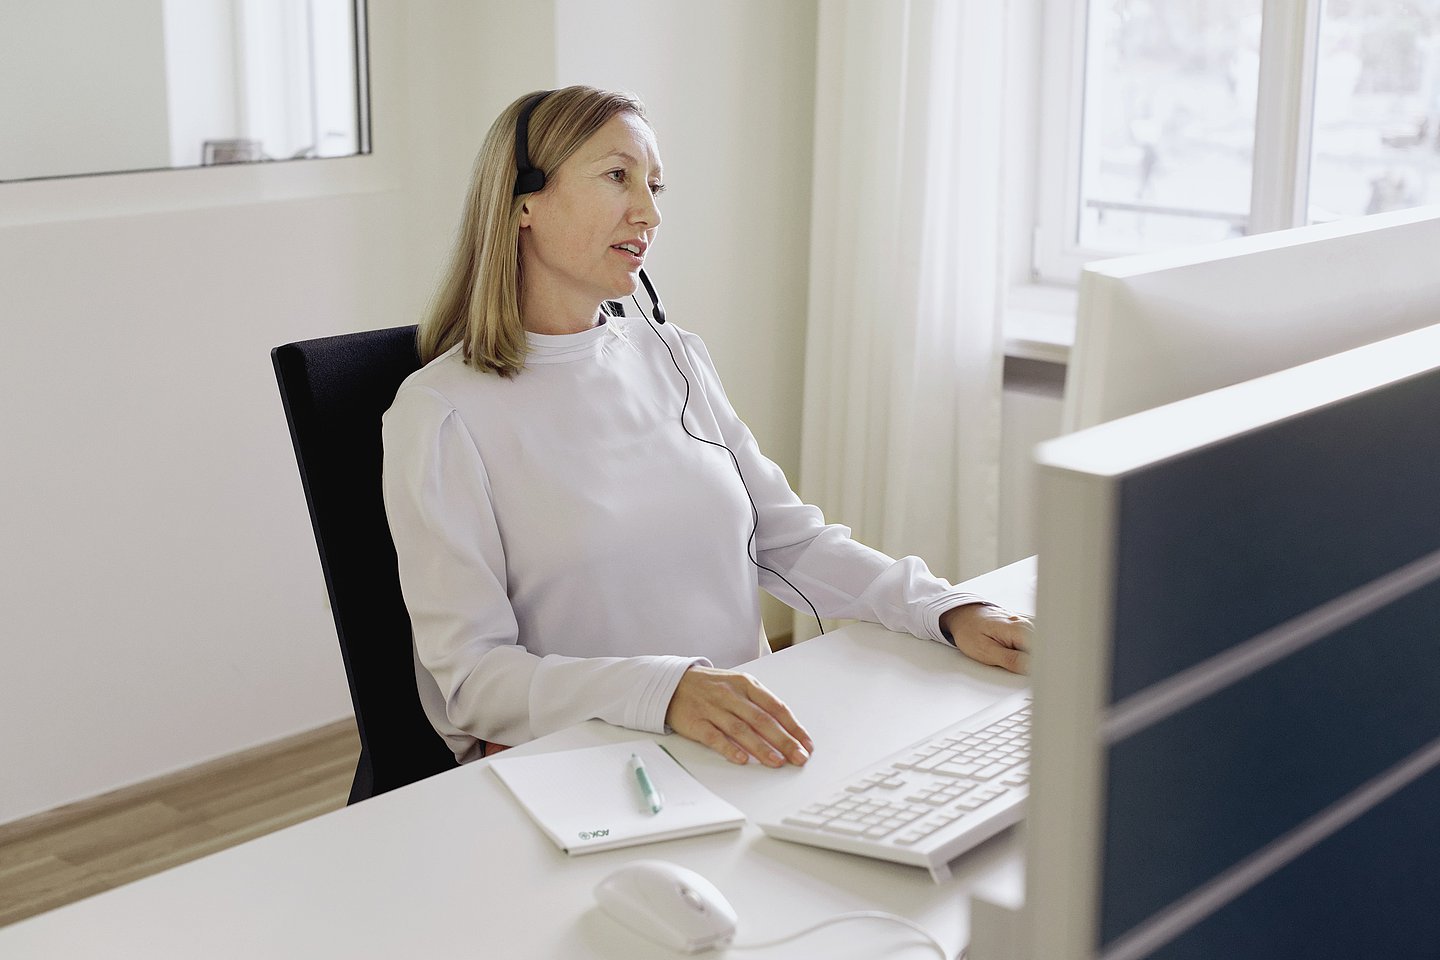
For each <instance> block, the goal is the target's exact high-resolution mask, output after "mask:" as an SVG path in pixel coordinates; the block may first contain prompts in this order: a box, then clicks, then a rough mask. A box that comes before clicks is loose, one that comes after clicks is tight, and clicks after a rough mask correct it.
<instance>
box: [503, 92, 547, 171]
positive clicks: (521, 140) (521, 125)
mask: <svg viewBox="0 0 1440 960" xmlns="http://www.w3.org/2000/svg"><path fill="white" fill-rule="evenodd" d="M554 92H555V91H554V90H545V91H542V92H540V93H537V94H533V95H532V96H531V97H530V98H529V99H528V100H526V101H525V102H524V103H523V104H521V105H520V116H518V117H516V118H515V192H514V194H512V196H516V197H518V196H520V195H521V194H522V193H535V192H537V191H539V190H541V189H543V188H544V187H545V171H544V170H540V169H537V168H536V167H532V166H530V150H529V144H530V114H532V113H534V112H535V108H536V107H538V106H539V105H540V101H541V100H544V99H545V98H546V97H548V96H550V94H552V93H554Z"/></svg>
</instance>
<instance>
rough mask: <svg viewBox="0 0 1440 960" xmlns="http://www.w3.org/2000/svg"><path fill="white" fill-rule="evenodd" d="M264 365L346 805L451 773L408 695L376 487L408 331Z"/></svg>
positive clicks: (326, 341) (394, 584)
mask: <svg viewBox="0 0 1440 960" xmlns="http://www.w3.org/2000/svg"><path fill="white" fill-rule="evenodd" d="M270 359H271V360H272V361H273V362H274V364H275V377H276V379H277V380H278V381H279V383H280V399H281V401H282V402H283V403H284V405H285V418H286V419H287V420H288V421H289V422H290V439H291V440H292V441H294V444H295V459H296V460H297V461H299V464H300V480H301V483H302V484H303V485H304V487H305V499H306V501H307V502H308V503H309V505H310V523H311V525H312V526H313V527H314V528H315V541H316V544H317V545H318V546H319V548H320V565H321V567H322V568H324V571H325V585H326V587H327V588H328V589H329V591H330V607H331V610H332V611H333V612H334V614H335V631H336V633H338V634H339V637H340V652H341V654H342V655H343V656H344V658H345V674H346V676H347V677H348V678H349V680H350V699H351V701H352V702H353V703H354V704H355V724H356V726H357V727H358V728H359V732H360V762H359V763H358V764H357V765H356V767H355V781H354V783H353V784H352V785H351V787H350V802H351V803H355V802H356V801H359V800H364V799H366V798H367V797H372V796H374V795H376V794H378V793H384V792H385V791H387V790H393V789H395V788H396V787H403V786H404V785H405V784H407V783H413V782H415V781H416V780H421V779H424V778H425V777H428V776H432V775H434V774H437V773H440V772H442V771H444V770H449V769H452V768H454V766H455V757H454V755H453V754H452V753H451V752H450V749H449V747H447V746H446V744H445V741H444V740H442V739H441V738H440V736H439V735H438V734H436V732H435V729H434V728H433V727H431V726H430V722H429V720H427V719H426V718H425V712H424V710H423V709H422V708H421V706H420V695H419V693H418V692H417V691H416V688H415V665H414V660H413V658H412V655H411V649H410V616H409V614H408V613H407V612H406V610H405V602H404V600H403V599H402V598H401V595H400V576H399V573H398V572H397V569H396V564H395V543H394V541H393V540H391V538H390V527H389V525H388V523H387V522H386V519H385V505H384V501H383V499H382V497H381V492H380V465H381V444H380V416H381V414H383V413H384V412H385V410H386V409H387V408H388V407H389V406H390V404H391V402H392V401H394V399H395V391H396V390H398V389H399V387H400V383H401V381H403V380H404V379H405V378H406V377H407V376H409V375H410V374H411V373H412V372H414V371H415V370H417V369H418V368H419V367H420V359H419V357H418V355H417V353H416V349H415V328H414V327H395V328H393V329H390V330H370V331H366V332H364V333H353V334H345V335H343V336H338V337H324V338H322V339H319V340H305V341H302V342H299V343H287V344H285V345H284V346H281V347H276V348H275V349H274V350H272V351H270Z"/></svg>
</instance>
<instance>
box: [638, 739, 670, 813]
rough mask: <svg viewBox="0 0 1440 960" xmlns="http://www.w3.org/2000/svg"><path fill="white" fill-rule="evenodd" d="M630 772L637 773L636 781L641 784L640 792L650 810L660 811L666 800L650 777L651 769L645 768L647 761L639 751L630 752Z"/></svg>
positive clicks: (652, 811)
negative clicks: (642, 758)
mask: <svg viewBox="0 0 1440 960" xmlns="http://www.w3.org/2000/svg"><path fill="white" fill-rule="evenodd" d="M630 772H631V773H633V774H635V782H636V783H638V784H640V793H641V795H642V796H643V797H644V798H645V802H646V803H648V804H649V805H650V812H651V813H652V814H654V813H659V812H660V808H661V806H663V805H664V802H665V801H664V799H663V798H662V797H661V796H660V791H659V790H657V789H655V783H654V781H653V780H651V779H650V771H648V770H646V769H645V761H644V760H641V759H640V755H639V754H638V753H632V754H630Z"/></svg>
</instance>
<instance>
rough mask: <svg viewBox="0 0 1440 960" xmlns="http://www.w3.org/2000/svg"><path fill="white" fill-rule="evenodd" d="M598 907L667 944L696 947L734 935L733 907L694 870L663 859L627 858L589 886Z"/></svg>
mask: <svg viewBox="0 0 1440 960" xmlns="http://www.w3.org/2000/svg"><path fill="white" fill-rule="evenodd" d="M595 899H596V900H598V901H599V902H600V908H601V909H602V910H604V911H605V912H606V913H608V914H609V915H610V916H612V917H614V918H615V919H616V920H617V921H619V922H620V923H621V924H622V925H624V926H626V927H629V928H630V929H631V930H633V931H635V932H636V933H638V934H640V935H641V936H642V937H646V938H647V939H650V940H653V941H655V942H656V943H660V944H663V945H665V946H667V947H674V948H675V949H677V950H684V951H685V952H686V953H698V952H700V951H701V950H710V949H712V948H714V947H720V946H724V945H726V944H728V943H729V942H730V941H731V940H732V939H733V938H734V936H735V928H736V917H735V908H734V907H732V906H730V901H728V900H726V899H725V896H724V894H722V893H721V892H720V891H719V890H717V889H716V888H715V885H714V884H713V883H711V882H710V881H709V880H706V879H705V878H704V877H702V876H700V874H698V873H696V872H695V871H694V870H689V869H687V868H685V867H682V866H680V865H679V864H675V863H670V862H668V861H665V860H632V861H631V862H630V863H627V864H626V865H625V866H623V867H621V868H620V869H619V870H616V871H615V872H614V873H612V874H610V876H608V877H606V878H605V879H604V880H601V881H600V883H599V885H598V886H596V887H595Z"/></svg>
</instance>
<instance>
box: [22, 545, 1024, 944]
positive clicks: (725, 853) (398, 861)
mask: <svg viewBox="0 0 1440 960" xmlns="http://www.w3.org/2000/svg"><path fill="white" fill-rule="evenodd" d="M967 586H968V587H969V588H971V589H974V590H976V591H977V592H980V593H982V594H984V595H985V596H987V597H990V598H992V599H995V600H997V601H999V602H1002V603H1006V604H1008V605H1011V606H1013V607H1015V608H1016V609H1021V610H1030V609H1033V607H1032V603H1033V590H1034V567H1033V561H1022V562H1021V563H1019V564H1013V565H1011V566H1010V567H1005V568H1003V569H1001V570H997V571H995V572H993V573H990V574H987V575H986V576H984V577H981V578H977V579H976V580H974V581H971V582H970V583H969V584H968V585H967ZM746 669H748V670H749V671H750V672H751V673H753V674H754V675H755V676H756V677H758V678H760V680H761V681H762V682H764V683H765V684H766V685H767V686H768V687H769V688H770V689H772V690H774V691H775V692H776V693H777V694H778V695H779V696H780V697H781V698H782V699H784V700H785V701H786V702H787V703H788V704H789V705H790V707H791V708H792V710H794V712H795V713H796V715H797V716H798V717H799V718H800V720H801V722H802V723H804V724H805V725H806V728H807V729H809V730H810V732H811V734H812V735H813V736H814V739H815V753H814V756H813V757H812V759H811V760H810V762H809V763H808V764H806V766H805V767H804V768H794V767H786V768H783V769H780V770H771V769H768V768H766V767H763V766H761V765H759V764H756V763H751V764H750V765H748V766H746V767H737V766H734V765H732V764H730V763H727V762H726V761H725V760H723V759H721V758H720V757H718V756H717V755H715V754H712V753H711V752H709V751H708V750H706V749H705V748H703V747H701V746H699V745H698V744H694V743H691V742H689V741H687V740H684V739H682V738H680V737H675V736H672V737H668V738H663V742H664V743H665V745H666V747H668V748H669V749H670V750H671V751H672V752H673V753H674V754H675V755H676V756H677V757H678V758H679V759H680V760H681V762H682V763H684V764H685V766H686V767H688V768H689V769H690V770H691V771H693V772H694V773H695V775H696V776H697V777H698V778H699V779H700V780H702V781H703V782H704V783H706V784H707V785H708V786H710V787H711V788H712V789H713V790H715V791H716V792H717V793H719V794H720V795H722V796H724V797H726V798H727V799H729V800H730V801H731V802H732V803H734V804H735V805H736V806H738V807H739V808H740V809H741V810H743V811H745V813H746V814H747V815H748V816H749V817H750V818H751V819H752V820H754V819H755V817H756V815H757V814H759V813H760V812H762V811H763V810H766V809H767V808H768V807H769V805H771V804H784V805H790V804H792V803H793V802H794V801H797V800H799V799H800V798H802V797H805V796H809V795H811V794H813V793H815V792H817V791H819V790H821V789H823V788H824V786H825V785H826V784H828V783H829V782H830V781H832V780H836V779H839V778H840V777H843V776H845V775H846V774H847V773H849V772H850V771H852V770H854V769H856V768H858V767H860V766H863V765H864V764H865V763H867V762H868V761H871V760H873V759H875V758H877V757H879V756H881V755H884V754H887V753H890V752H892V751H894V750H897V749H899V748H901V747H903V746H905V745H906V744H908V743H910V742H912V741H914V740H916V739H919V738H920V737H922V736H925V735H926V734H927V733H928V732H929V731H930V730H933V729H935V728H938V727H939V726H941V725H943V724H944V723H946V722H947V721H950V720H954V719H955V718H958V717H960V716H963V715H965V714H967V713H970V712H971V711H973V710H975V709H978V708H980V707H982V706H984V705H986V704H987V703H989V702H991V701H992V700H994V699H996V698H998V697H1000V696H1003V695H1004V694H1006V693H1009V692H1011V691H1013V690H1015V689H1018V688H1021V687H1023V686H1024V680H1023V678H1020V677H1014V676H1011V675H1009V674H1005V673H1003V672H1002V671H1000V670H998V669H995V668H990V667H982V666H980V665H979V664H976V663H974V662H973V661H970V660H969V659H967V658H965V657H963V656H961V655H959V654H957V653H956V652H955V651H954V650H951V649H948V648H946V647H944V646H942V645H940V644H936V643H932V642H929V641H924V640H917V639H915V638H913V637H908V636H901V635H897V634H892V633H889V632H888V631H886V630H884V629H883V628H881V627H877V626H874V625H871V624H859V625H855V626H850V627H846V628H844V629H842V630H837V631H834V632H832V633H831V634H829V635H827V636H824V637H820V638H817V639H815V640H810V641H807V642H805V643H802V644H799V645H797V646H795V647H793V648H791V649H789V650H786V651H782V652H781V653H778V654H775V655H773V656H768V657H763V658H761V659H760V660H758V661H755V662H754V663H752V664H750V665H748V666H747V668H746ZM639 736H643V735H642V734H637V733H636V732H634V731H630V730H623V729H619V728H616V727H611V726H608V725H606V724H602V723H599V722H592V723H587V724H582V725H580V726H577V727H573V728H570V729H568V730H565V731H562V732H560V733H557V734H554V735H552V736H549V737H545V738H543V739H541V740H537V741H535V742H533V743H530V744H526V745H525V746H524V747H518V748H516V749H517V750H521V751H523V752H527V753H528V752H540V751H545V750H555V749H563V748H568V747H574V746H584V745H589V744H595V743H602V742H612V741H616V740H628V739H635V738H637V737H639ZM642 857H659V858H663V859H667V860H673V861H675V862H677V863H681V864H684V865H686V866H688V867H690V868H692V869H694V870H697V871H699V872H700V873H701V874H703V875H705V876H706V877H708V878H709V879H710V880H711V881H713V882H714V883H715V884H716V886H718V887H719V888H720V890H721V891H722V892H723V893H724V894H725V895H726V897H727V898H728V899H729V900H730V902H731V903H732V904H733V905H734V906H735V909H736V911H737V912H738V913H739V916H740V929H739V933H738V935H737V937H736V939H737V941H738V942H741V943H744V942H753V941H760V940H768V939H771V938H773V937H777V936H781V935H783V934H786V933H789V932H791V931H794V930H797V929H799V928H801V927H804V926H808V925H809V924H810V923H812V922H814V921H816V920H819V919H821V918H824V917H827V916H831V915H833V914H836V913H841V912H844V911H849V910H867V909H868V910H885V911H889V912H892V913H898V914H901V915H903V916H907V917H909V918H911V919H913V920H915V921H917V922H919V923H921V924H923V925H924V926H925V928H926V929H928V930H929V931H930V932H931V933H933V934H934V935H935V936H937V937H938V938H939V939H940V941H941V942H942V943H944V944H945V945H946V946H947V948H948V949H949V950H950V952H951V954H952V955H953V954H954V952H955V950H956V949H957V948H958V947H959V945H960V944H961V943H962V942H963V941H964V940H965V939H966V938H967V937H968V914H969V910H968V904H967V897H966V894H967V892H968V891H969V890H970V889H971V888H972V886H973V885H974V884H975V883H977V882H978V881H982V880H983V881H985V882H987V883H1001V884H1005V883H1013V882H1014V881H1015V878H1016V877H1018V875H1019V874H1020V873H1021V870H1022V865H1021V855H1020V845H1019V843H1018V842H1017V840H1016V838H1015V836H1014V832H1013V831H1007V832H1006V833H1003V834H1001V835H999V836H997V837H995V838H993V839H992V840H990V841H989V842H988V843H986V844H984V845H982V846H981V847H980V848H978V849H977V850H975V851H973V852H972V853H971V854H969V855H967V856H966V857H964V858H962V859H961V860H960V861H958V862H957V863H956V864H955V876H954V878H953V879H952V880H950V881H948V882H946V883H944V884H941V885H938V886H937V885H935V884H934V883H932V882H931V880H930V877H929V875H928V874H927V873H926V872H925V871H924V870H922V869H919V868H913V867H902V866H899V865H895V864H889V863H883V862H879V861H872V860H869V859H866V858H860V857H854V856H850V855H847V854H840V853H832V852H829V851H824V850H817V849H812V848H809V847H803V846H799V845H795V844H790V843H785V842H782V841H778V840H772V839H770V838H768V837H766V836H765V835H764V834H762V833H761V832H760V830H759V829H758V828H756V827H755V826H753V825H752V824H747V825H746V826H745V827H744V828H743V829H742V830H740V831H730V832H726V833H720V834H712V835H710V836H705V837H694V838H690V839H686V840H674V841H669V842H666V843H659V844H650V845H645V846H639V847H631V848H628V849H625V850H616V851H611V852H608V853H597V854H587V855H584V856H581V857H573V858H572V857H569V856H566V855H565V854H563V853H561V852H560V851H559V850H557V849H556V848H555V847H554V846H553V845H552V844H551V843H550V841H549V840H548V839H546V837H545V836H544V834H542V833H541V832H540V830H539V829H538V828H537V827H536V826H535V825H534V823H532V822H531V821H530V820H529V818H528V817H527V816H526V815H525V813H524V811H523V810H521V809H520V807H519V805H518V804H517V803H516V802H515V801H514V799H513V798H512V797H511V796H510V795H509V794H508V793H506V792H505V790H504V788H503V787H502V786H501V785H500V783H499V782H498V781H497V780H496V778H495V776H494V775H493V774H492V773H491V772H490V770H489V769H488V765H487V764H486V763H485V762H483V761H482V762H479V763H474V764H470V765H467V766H465V767H461V768H458V769H456V770H455V771H454V772H451V773H446V774H442V775H440V776H438V777H432V778H431V779H429V780H425V781H422V782H420V783H416V784H412V785H411V786H409V787H405V788H403V789H400V790H395V791H392V792H390V793H388V794H384V795H382V796H379V797H375V798H373V799H371V800H367V801H365V802H364V803H360V804H357V805H355V806H353V807H347V808H345V809H344V810H339V811H337V812H335V813H331V814H328V815H326V816H323V817H319V818H317V819H315V820H311V821H309V822H307V823H302V824H299V825H297V826H294V827H290V828H289V829H286V830H282V831H280V832H278V833H275V834H271V835H269V836H266V837H261V838H260V839H257V840H253V841H251V842H249V843H246V844H242V845H241V846H239V847H235V848H232V849H230V850H226V851H223V852H221V853H217V854H215V855H213V856H210V857H206V858H204V859H202V860H197V861H195V862H193V863H190V864H186V865H184V866H181V867H177V868H175V869H173V870H170V871H167V872H165V873H162V874H158V875H156V876H153V877H149V878H147V879H144V880H140V881H138V882H136V883H133V884H130V885H128V886H125V887H121V888H119V889H116V890H112V891H109V892H107V893H103V894H100V895H99V896H96V897H92V898H90V899H88V900H84V901H81V902H79V903H76V904H72V905H70V906H67V907H62V908H61V909H59V910H55V911H52V912H50V913H47V914H43V915H41V916H38V917H34V918H31V919H29V920H24V921H21V922H20V923H18V924H14V925H12V926H10V927H5V928H0V957H4V958H7V960H29V958H34V960H40V958H46V960H50V958H58V957H64V958H67V960H80V958H87V957H132V956H133V957H144V958H146V960H169V958H174V960H181V958H183V960H193V958H199V957H204V958H208V960H220V958H228V957H234V958H245V960H256V958H262V957H263V958H273V957H303V958H307V960H309V958H325V957H347V958H353V957H377V958H379V957H386V958H390V957H423V958H448V957H474V958H491V957H504V958H511V957H514V958H565V960H571V958H607V960H621V958H624V960H645V958H662V957H674V956H677V954H675V953H673V952H671V951H669V950H666V949H664V948H661V947H658V946H654V945H652V944H650V943H649V942H648V941H645V940H642V939H640V938H639V937H637V936H635V935H634V934H632V933H630V932H629V931H627V930H625V929H624V928H622V927H620V926H619V925H617V924H616V923H615V922H614V921H612V920H611V919H610V918H609V917H608V916H606V915H605V914H603V913H601V912H600V911H599V909H598V908H597V907H596V906H595V900H594V896H593V893H592V891H593V889H594V887H595V884H596V883H598V882H599V881H600V879H601V878H603V877H604V876H606V875H607V874H609V873H610V872H611V871H613V870H615V869H616V868H617V867H618V866H620V865H621V864H622V863H625V862H626V861H628V860H632V859H637V858H642ZM729 955H730V956H735V957H750V956H754V957H756V958H760V960H771V958H777V957H827V958H836V960H844V958H861V957H863V958H867V960H869V958H874V957H878V956H884V957H887V958H896V960H904V958H912V957H913V958H934V956H935V952H934V950H933V949H932V948H930V947H929V946H927V945H925V944H924V943H923V941H921V940H920V938H919V937H918V936H917V935H915V934H914V933H913V932H911V931H908V930H906V929H905V928H903V927H901V926H899V925H898V924H892V923H884V922H878V921H870V920H864V921H851V922H846V923H841V924H837V925H835V926H832V927H828V928H825V929H823V930H821V931H819V932H817V933H814V934H812V935H810V936H807V937H805V938H802V939H800V940H797V941H793V942H791V943H789V944H786V945H783V946H779V947H774V948H771V949H768V950H761V951H754V952H750V951H746V952H734V953H731V954H729Z"/></svg>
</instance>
